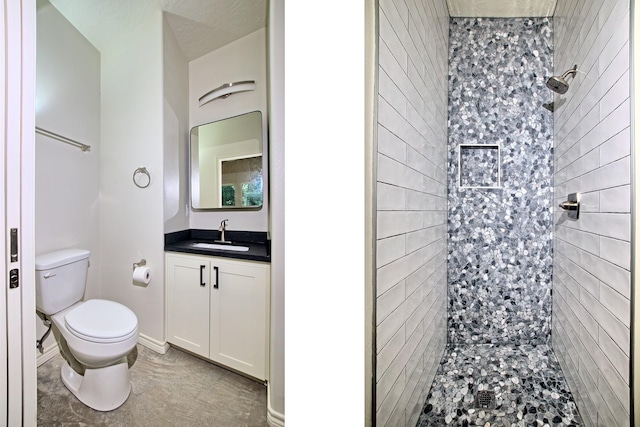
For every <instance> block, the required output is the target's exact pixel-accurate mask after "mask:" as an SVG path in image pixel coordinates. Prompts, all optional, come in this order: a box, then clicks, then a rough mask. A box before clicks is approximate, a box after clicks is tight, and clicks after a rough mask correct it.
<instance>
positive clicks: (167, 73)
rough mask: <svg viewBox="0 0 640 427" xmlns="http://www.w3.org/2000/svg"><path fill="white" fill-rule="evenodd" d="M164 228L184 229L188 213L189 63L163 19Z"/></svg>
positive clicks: (170, 229)
mask: <svg viewBox="0 0 640 427" xmlns="http://www.w3.org/2000/svg"><path fill="white" fill-rule="evenodd" d="M162 23H163V31H162V36H163V46H164V49H163V53H164V54H163V71H164V73H163V85H164V91H163V93H164V103H163V105H164V109H163V116H164V120H163V123H164V129H163V137H164V173H163V176H164V232H165V233H171V232H174V231H180V230H186V229H188V228H189V217H188V216H187V211H186V205H187V203H188V197H189V180H188V173H189V164H188V158H187V153H188V149H187V148H188V141H189V63H188V62H187V59H186V58H185V57H184V54H183V53H182V50H180V46H179V45H178V41H177V40H176V38H175V35H174V34H173V32H172V31H171V27H170V26H169V24H168V23H167V20H166V19H163V21H162Z"/></svg>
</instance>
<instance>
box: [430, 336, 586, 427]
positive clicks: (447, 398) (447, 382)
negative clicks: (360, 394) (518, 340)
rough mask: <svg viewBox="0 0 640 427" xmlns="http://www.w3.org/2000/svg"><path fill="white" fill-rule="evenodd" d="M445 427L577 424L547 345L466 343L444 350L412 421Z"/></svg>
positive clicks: (577, 415) (575, 415)
mask: <svg viewBox="0 0 640 427" xmlns="http://www.w3.org/2000/svg"><path fill="white" fill-rule="evenodd" d="M491 398H493V399H494V400H493V401H490V399H491ZM494 408H495V409H494ZM446 425H451V426H491V427H493V426H514V425H515V426H538V425H539V426H544V425H548V426H582V425H583V423H582V419H581V418H580V414H579V412H578V409H577V407H576V404H575V402H574V400H573V397H572V395H571V392H570V391H569V386H568V385H567V382H566V380H565V378H564V375H563V373H562V370H561V368H560V365H559V364H558V361H557V359H556V357H555V355H554V354H553V352H552V351H551V349H550V347H549V346H548V345H546V344H544V345H518V346H516V345H492V344H470V345H455V346H448V347H447V348H446V350H445V354H444V357H443V358H442V362H441V363H440V366H439V368H438V371H437V373H436V376H435V378H434V380H433V384H432V385H431V390H430V391H429V394H428V395H427V400H426V402H425V403H424V407H423V409H422V412H421V414H420V418H419V419H418V423H417V426H418V427H426V426H446Z"/></svg>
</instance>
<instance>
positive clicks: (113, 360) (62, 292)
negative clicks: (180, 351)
mask: <svg viewBox="0 0 640 427" xmlns="http://www.w3.org/2000/svg"><path fill="white" fill-rule="evenodd" d="M88 258H89V251H84V250H81V249H73V250H63V251H57V252H53V253H50V254H45V255H42V256H39V257H36V273H37V274H36V307H37V309H38V311H40V312H42V313H43V314H45V315H48V316H50V318H51V321H52V323H53V325H54V326H55V328H56V329H57V331H58V332H59V337H60V338H61V342H60V347H61V349H62V352H63V354H64V356H65V358H66V360H67V363H65V364H64V365H63V366H62V371H61V376H62V382H63V383H64V385H65V386H66V387H67V388H68V389H69V390H70V391H71V392H72V393H73V395H74V396H76V397H77V398H78V400H80V401H81V402H82V403H84V404H85V405H87V406H89V407H91V408H93V409H95V410H98V411H110V410H113V409H116V408H117V407H119V406H120V405H122V404H123V403H124V402H125V401H126V400H127V398H128V397H129V394H130V392H131V381H130V378H129V365H128V363H127V354H129V353H130V352H131V350H133V348H134V347H135V345H136V343H137V342H138V319H137V317H136V315H135V313H133V311H131V310H130V309H129V308H127V307H125V306H124V305H122V304H120V303H117V302H115V301H109V300H103V299H91V300H87V301H80V299H81V297H82V295H83V294H84V286H85V281H86V270H87V267H88ZM80 287H82V289H81V290H80V289H79V288H80ZM72 366H75V369H74V368H73V367H72Z"/></svg>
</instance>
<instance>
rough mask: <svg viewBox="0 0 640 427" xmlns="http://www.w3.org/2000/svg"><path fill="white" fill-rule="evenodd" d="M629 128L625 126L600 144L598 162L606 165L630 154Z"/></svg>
mask: <svg viewBox="0 0 640 427" xmlns="http://www.w3.org/2000/svg"><path fill="white" fill-rule="evenodd" d="M630 129H631V128H629V127H628V128H625V129H624V130H623V131H622V132H620V133H618V134H616V135H614V136H613V137H612V138H611V139H609V140H608V141H606V142H605V143H604V144H602V147H601V150H600V164H601V165H606V164H609V163H612V162H614V161H616V160H619V159H622V158H624V157H627V156H629V155H630V154H631V135H630Z"/></svg>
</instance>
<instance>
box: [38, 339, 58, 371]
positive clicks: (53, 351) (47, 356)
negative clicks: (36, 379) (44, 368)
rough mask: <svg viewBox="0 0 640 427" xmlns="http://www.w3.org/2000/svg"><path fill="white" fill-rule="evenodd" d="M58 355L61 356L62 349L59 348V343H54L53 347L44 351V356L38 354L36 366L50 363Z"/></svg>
mask: <svg viewBox="0 0 640 427" xmlns="http://www.w3.org/2000/svg"><path fill="white" fill-rule="evenodd" d="M58 354H60V347H58V343H57V342H55V341H54V342H53V344H52V345H50V346H49V347H47V348H45V349H44V351H43V352H42V354H38V357H37V359H36V366H40V365H42V364H43V363H46V362H48V361H49V360H51V359H53V358H54V357H55V356H57V355H58Z"/></svg>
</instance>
